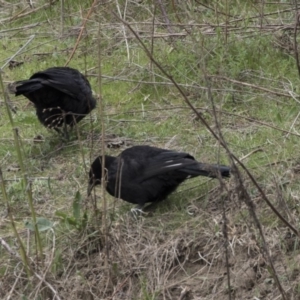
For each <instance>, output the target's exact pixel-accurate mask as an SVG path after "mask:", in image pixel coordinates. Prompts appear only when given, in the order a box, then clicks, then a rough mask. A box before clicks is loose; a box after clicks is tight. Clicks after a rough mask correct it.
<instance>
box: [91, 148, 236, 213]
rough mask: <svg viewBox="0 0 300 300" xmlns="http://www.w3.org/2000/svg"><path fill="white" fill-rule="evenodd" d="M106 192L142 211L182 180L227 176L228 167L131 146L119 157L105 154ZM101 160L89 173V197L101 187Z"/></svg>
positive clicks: (168, 151) (174, 153)
mask: <svg viewBox="0 0 300 300" xmlns="http://www.w3.org/2000/svg"><path fill="white" fill-rule="evenodd" d="M105 171H106V178H105V180H106V181H107V184H106V190H107V192H108V193H109V194H110V195H112V196H114V197H118V198H121V199H123V200H125V201H127V202H130V203H134V204H138V206H137V209H138V210H141V209H142V208H143V206H144V205H145V204H146V203H147V202H158V201H162V200H164V199H165V198H166V197H167V196H168V195H169V194H170V193H172V192H173V191H174V190H175V189H176V188H177V187H178V186H179V185H180V184H181V183H182V182H183V181H184V180H185V179H188V178H191V177H196V176H206V177H211V178H216V177H218V176H222V177H229V176H230V168H229V167H226V166H222V165H211V164H203V163H200V162H198V161H196V160H195V159H194V157H193V156H191V155H190V154H188V153H184V152H176V151H171V150H165V149H160V148H156V147H150V146H133V147H131V148H128V149H126V150H124V151H123V152H122V153H121V154H120V155H119V156H117V157H114V156H109V155H105ZM101 178H102V157H101V156H99V157H97V158H96V159H95V160H94V162H93V163H92V165H91V169H90V173H89V185H88V195H90V194H91V191H92V189H93V187H94V186H96V185H98V184H101Z"/></svg>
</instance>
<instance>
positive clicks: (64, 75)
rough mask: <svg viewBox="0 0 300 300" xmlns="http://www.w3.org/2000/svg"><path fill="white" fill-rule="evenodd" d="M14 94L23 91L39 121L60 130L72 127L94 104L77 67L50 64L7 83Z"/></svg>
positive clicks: (87, 85)
mask: <svg viewBox="0 0 300 300" xmlns="http://www.w3.org/2000/svg"><path fill="white" fill-rule="evenodd" d="M9 90H10V91H11V92H13V93H15V95H16V96H19V95H24V96H25V97H26V98H28V99H29V100H30V101H31V102H32V103H33V104H34V106H35V109H36V114H37V117H38V119H39V120H40V122H41V123H42V124H43V125H44V126H46V127H47V128H53V129H55V130H56V131H58V132H60V130H59V127H62V126H64V133H65V134H67V129H66V128H67V125H69V126H70V127H73V126H74V125H75V124H76V123H78V122H79V121H80V120H81V119H83V118H84V117H85V116H86V115H87V114H88V113H90V112H91V110H92V109H94V108H95V107H96V100H95V99H94V98H93V95H92V90H91V86H90V83H89V82H88V80H87V79H86V78H85V76H83V75H82V74H81V73H80V72H79V71H78V70H76V69H73V68H69V67H53V68H49V69H47V70H45V71H41V72H37V73H35V74H33V75H32V76H31V77H30V78H29V79H28V80H21V81H16V82H14V83H13V84H11V85H10V86H9Z"/></svg>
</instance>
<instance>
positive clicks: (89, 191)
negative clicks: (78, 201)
mask: <svg viewBox="0 0 300 300" xmlns="http://www.w3.org/2000/svg"><path fill="white" fill-rule="evenodd" d="M94 186H95V183H94V182H90V183H89V185H88V188H87V195H88V197H89V196H90V195H91V193H92V190H93V188H94Z"/></svg>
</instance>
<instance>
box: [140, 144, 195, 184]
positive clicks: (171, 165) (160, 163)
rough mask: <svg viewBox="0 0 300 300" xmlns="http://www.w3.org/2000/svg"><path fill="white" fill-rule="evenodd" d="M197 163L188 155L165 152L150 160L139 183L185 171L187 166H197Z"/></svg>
mask: <svg viewBox="0 0 300 300" xmlns="http://www.w3.org/2000/svg"><path fill="white" fill-rule="evenodd" d="M197 164H198V163H197V161H196V160H195V159H194V157H193V156H191V155H190V154H188V153H184V152H176V151H169V150H167V151H164V152H161V153H159V154H157V155H156V156H154V157H151V158H148V161H147V164H146V165H145V168H144V170H143V174H142V176H141V177H140V179H139V181H140V182H142V181H145V180H147V179H149V178H151V177H154V176H158V175H160V174H164V173H168V172H171V171H175V170H179V169H183V168H184V167H186V166H191V165H197Z"/></svg>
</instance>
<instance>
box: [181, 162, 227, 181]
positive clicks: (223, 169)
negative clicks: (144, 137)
mask: <svg viewBox="0 0 300 300" xmlns="http://www.w3.org/2000/svg"><path fill="white" fill-rule="evenodd" d="M178 171H180V172H184V173H186V174H188V175H191V176H206V177H211V178H216V177H218V176H219V175H220V176H221V177H230V167H227V166H223V165H216V164H215V165H211V164H203V163H195V164H191V165H188V166H183V167H182V168H180V169H179V170H178ZM218 174H219V175H218Z"/></svg>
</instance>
